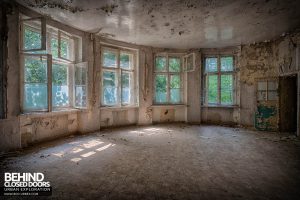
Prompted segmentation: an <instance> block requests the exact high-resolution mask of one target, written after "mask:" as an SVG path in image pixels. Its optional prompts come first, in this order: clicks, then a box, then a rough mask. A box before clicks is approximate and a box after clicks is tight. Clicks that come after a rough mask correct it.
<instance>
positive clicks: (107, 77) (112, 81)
mask: <svg viewBox="0 0 300 200" xmlns="http://www.w3.org/2000/svg"><path fill="white" fill-rule="evenodd" d="M103 86H105V87H108V86H110V87H115V86H116V72H109V71H104V72H103Z"/></svg>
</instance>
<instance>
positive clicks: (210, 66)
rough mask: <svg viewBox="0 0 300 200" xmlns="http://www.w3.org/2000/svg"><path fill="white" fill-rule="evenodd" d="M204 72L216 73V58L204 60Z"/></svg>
mask: <svg viewBox="0 0 300 200" xmlns="http://www.w3.org/2000/svg"><path fill="white" fill-rule="evenodd" d="M205 71H207V72H216V71H218V59H217V58H205Z"/></svg>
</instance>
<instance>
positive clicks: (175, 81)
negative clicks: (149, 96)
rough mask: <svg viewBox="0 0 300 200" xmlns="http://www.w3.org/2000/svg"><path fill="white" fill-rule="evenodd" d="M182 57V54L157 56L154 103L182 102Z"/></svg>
mask: <svg viewBox="0 0 300 200" xmlns="http://www.w3.org/2000/svg"><path fill="white" fill-rule="evenodd" d="M181 62H182V59H181V57H180V56H171V55H166V56H164V55H163V56H161V55H157V56H156V57H155V69H154V88H155V90H154V91H155V95H154V103H156V104H180V103H182V81H181V79H182V75H181V73H182V64H181Z"/></svg>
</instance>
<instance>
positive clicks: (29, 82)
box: [23, 54, 49, 111]
mask: <svg viewBox="0 0 300 200" xmlns="http://www.w3.org/2000/svg"><path fill="white" fill-rule="evenodd" d="M23 60H24V73H23V74H24V82H23V85H24V95H23V109H24V110H33V111H35V110H42V111H44V110H48V90H47V87H48V75H47V74H48V64H49V63H48V57H47V55H30V54H26V55H24V59H23Z"/></svg>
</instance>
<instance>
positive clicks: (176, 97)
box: [170, 89, 181, 103]
mask: <svg viewBox="0 0 300 200" xmlns="http://www.w3.org/2000/svg"><path fill="white" fill-rule="evenodd" d="M180 92H181V91H180V89H170V99H171V103H180V96H181V95H180Z"/></svg>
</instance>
